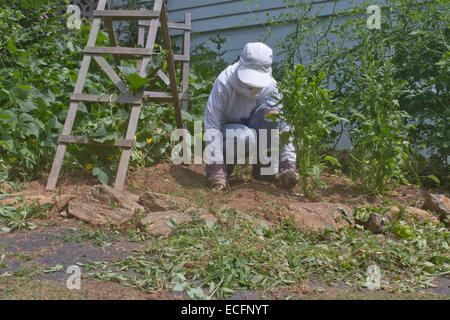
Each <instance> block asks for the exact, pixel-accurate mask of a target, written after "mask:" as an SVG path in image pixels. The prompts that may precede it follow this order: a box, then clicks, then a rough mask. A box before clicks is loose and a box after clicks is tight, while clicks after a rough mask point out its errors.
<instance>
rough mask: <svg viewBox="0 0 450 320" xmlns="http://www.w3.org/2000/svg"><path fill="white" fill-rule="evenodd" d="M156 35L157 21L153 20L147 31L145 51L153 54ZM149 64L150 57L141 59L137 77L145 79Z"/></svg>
mask: <svg viewBox="0 0 450 320" xmlns="http://www.w3.org/2000/svg"><path fill="white" fill-rule="evenodd" d="M157 33H158V20H153V21H152V23H151V25H150V29H149V30H148V35H147V42H146V44H145V50H149V51H150V52H152V53H153V47H154V46H155V41H156V34H157ZM149 62H150V57H144V58H143V59H142V64H141V69H140V70H139V75H140V76H141V77H143V78H145V77H147V67H148V63H149Z"/></svg>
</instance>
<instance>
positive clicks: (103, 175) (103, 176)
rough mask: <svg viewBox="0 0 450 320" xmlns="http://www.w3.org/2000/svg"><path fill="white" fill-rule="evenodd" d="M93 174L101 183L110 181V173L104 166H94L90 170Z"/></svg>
mask: <svg viewBox="0 0 450 320" xmlns="http://www.w3.org/2000/svg"><path fill="white" fill-rule="evenodd" d="M92 173H93V175H94V176H96V177H97V179H98V181H100V182H101V183H102V184H108V183H109V181H110V175H109V174H108V172H106V171H105V170H104V168H99V167H98V166H94V170H93V171H92Z"/></svg>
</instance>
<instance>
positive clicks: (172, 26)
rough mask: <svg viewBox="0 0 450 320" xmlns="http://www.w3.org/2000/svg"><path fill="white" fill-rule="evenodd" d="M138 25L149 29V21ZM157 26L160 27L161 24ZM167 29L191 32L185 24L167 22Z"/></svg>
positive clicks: (140, 22)
mask: <svg viewBox="0 0 450 320" xmlns="http://www.w3.org/2000/svg"><path fill="white" fill-rule="evenodd" d="M139 25H140V26H144V27H150V21H145V20H143V21H139ZM159 26H161V23H160V24H159ZM167 27H168V28H169V29H176V30H187V31H190V30H191V26H190V25H187V24H185V23H178V22H168V23H167Z"/></svg>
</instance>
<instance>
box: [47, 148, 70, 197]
mask: <svg viewBox="0 0 450 320" xmlns="http://www.w3.org/2000/svg"><path fill="white" fill-rule="evenodd" d="M66 149H67V144H66V143H60V144H58V149H57V150H56V154H55V159H54V160H53V165H52V170H51V171H50V176H49V178H48V181H47V187H46V188H45V189H47V190H55V188H56V183H57V182H58V176H59V172H60V171H61V165H62V162H63V159H64V154H65V153H66Z"/></svg>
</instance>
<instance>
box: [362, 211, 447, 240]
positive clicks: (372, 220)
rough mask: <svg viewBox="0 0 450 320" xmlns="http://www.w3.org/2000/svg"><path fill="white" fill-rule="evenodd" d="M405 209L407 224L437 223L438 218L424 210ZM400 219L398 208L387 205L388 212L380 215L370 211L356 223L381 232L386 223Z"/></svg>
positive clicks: (374, 231)
mask: <svg viewBox="0 0 450 320" xmlns="http://www.w3.org/2000/svg"><path fill="white" fill-rule="evenodd" d="M405 211H406V212H407V213H408V214H407V215H406V216H405V220H406V222H407V223H408V224H413V223H424V222H426V221H430V222H433V223H439V220H438V219H437V218H436V217H435V216H433V215H432V214H431V213H429V212H427V211H425V210H422V209H419V208H416V207H406V208H405ZM400 219H403V218H402V216H401V215H400V209H399V208H398V207H394V206H391V207H389V212H387V213H386V214H384V215H381V214H378V213H371V214H370V216H369V218H368V219H367V221H365V222H363V221H360V222H358V223H359V224H361V225H363V226H364V227H365V228H366V229H367V230H370V231H372V232H373V233H383V232H384V231H385V227H386V225H388V224H390V223H392V222H395V221H399V220H400Z"/></svg>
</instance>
